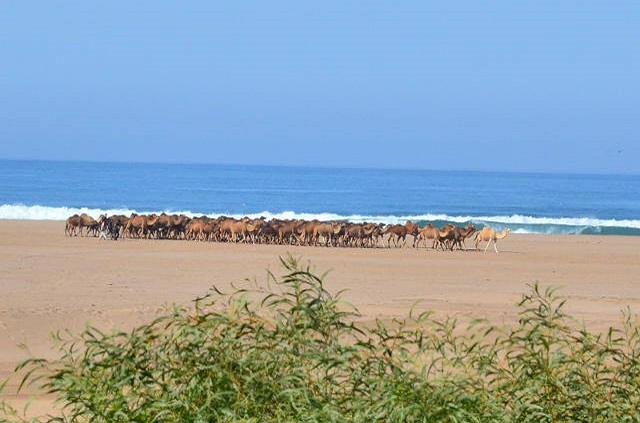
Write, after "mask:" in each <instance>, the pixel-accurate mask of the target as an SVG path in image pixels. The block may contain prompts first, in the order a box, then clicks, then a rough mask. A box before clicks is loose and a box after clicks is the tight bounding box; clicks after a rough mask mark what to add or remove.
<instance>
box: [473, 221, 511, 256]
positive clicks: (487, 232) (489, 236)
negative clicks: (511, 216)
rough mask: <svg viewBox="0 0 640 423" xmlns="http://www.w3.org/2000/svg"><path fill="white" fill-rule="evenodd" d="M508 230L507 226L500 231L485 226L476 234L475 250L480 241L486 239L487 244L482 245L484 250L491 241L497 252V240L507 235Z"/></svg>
mask: <svg viewBox="0 0 640 423" xmlns="http://www.w3.org/2000/svg"><path fill="white" fill-rule="evenodd" d="M509 232H510V230H509V228H505V229H504V230H503V231H502V232H496V230H495V229H491V228H490V227H488V226H485V227H484V228H482V230H481V231H480V232H478V233H477V234H476V250H477V249H478V246H479V245H480V243H481V242H482V241H488V242H487V246H486V247H484V251H485V252H486V251H487V248H489V244H491V242H492V241H493V248H494V249H495V250H496V253H498V240H499V239H502V238H504V237H506V236H507V235H509Z"/></svg>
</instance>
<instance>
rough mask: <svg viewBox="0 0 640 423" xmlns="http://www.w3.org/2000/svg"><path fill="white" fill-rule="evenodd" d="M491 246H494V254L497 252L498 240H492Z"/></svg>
mask: <svg viewBox="0 0 640 423" xmlns="http://www.w3.org/2000/svg"><path fill="white" fill-rule="evenodd" d="M493 248H495V250H496V254H498V241H496V240H494V241H493Z"/></svg>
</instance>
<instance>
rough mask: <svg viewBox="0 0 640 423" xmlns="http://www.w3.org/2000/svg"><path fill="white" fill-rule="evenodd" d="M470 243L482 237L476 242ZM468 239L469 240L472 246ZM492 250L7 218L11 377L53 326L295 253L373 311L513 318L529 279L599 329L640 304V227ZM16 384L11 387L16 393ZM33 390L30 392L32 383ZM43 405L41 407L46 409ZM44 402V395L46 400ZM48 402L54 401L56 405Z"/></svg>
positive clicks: (112, 324)
mask: <svg viewBox="0 0 640 423" xmlns="http://www.w3.org/2000/svg"><path fill="white" fill-rule="evenodd" d="M469 244H470V245H471V243H469ZM470 245H469V246H470ZM499 248H500V250H501V252H500V254H495V253H494V252H493V251H491V250H489V251H488V252H486V253H483V252H476V251H455V252H442V251H433V250H431V249H425V248H420V249H412V248H410V247H409V248H391V249H387V248H377V249H345V248H323V247H293V246H291V247H290V246H273V245H235V244H220V243H201V242H194V241H168V240H164V241H159V240H132V239H124V240H119V241H115V242H114V241H101V240H98V239H97V238H83V237H73V238H69V237H65V236H64V222H58V221H13V220H0V253H1V254H0V379H4V378H6V377H7V376H8V375H9V374H10V373H11V371H12V369H13V368H14V367H15V365H16V364H17V363H18V362H20V361H21V360H23V359H25V358H27V357H28V356H29V353H27V352H25V351H24V350H22V349H20V348H19V347H18V345H19V344H25V345H26V346H27V347H28V349H29V352H30V353H31V354H33V355H34V356H37V357H46V358H53V357H55V356H56V352H55V350H54V349H53V348H52V342H51V340H50V333H52V332H54V331H57V330H63V329H65V328H69V329H71V330H74V331H79V330H81V329H82V328H83V327H84V326H85V325H86V324H87V323H90V324H92V325H95V326H97V327H99V328H101V329H105V330H109V329H113V328H120V329H128V328H131V327H133V326H135V325H136V324H139V323H142V322H146V321H148V320H149V319H151V318H152V317H153V316H154V315H155V314H156V313H157V312H158V310H159V309H160V308H161V307H162V306H163V305H167V304H173V303H178V304H188V303H189V302H190V301H191V300H192V299H194V298H196V297H198V296H201V295H203V294H205V293H206V292H207V291H208V289H209V288H210V287H211V286H212V285H216V286H218V287H221V288H224V287H227V286H228V285H229V283H231V282H240V281H243V280H245V279H246V278H250V279H253V278H255V279H257V280H258V281H260V280H265V279H266V272H267V269H268V270H270V271H273V272H274V273H275V274H281V273H282V271H281V267H280V264H279V260H278V256H281V255H285V254H287V253H292V254H293V255H295V256H298V257H300V258H301V259H302V261H303V262H307V261H308V262H311V264H312V265H313V266H314V267H315V268H316V269H317V270H318V271H319V272H320V273H322V272H324V271H327V270H328V271H330V273H329V275H328V276H327V279H326V285H327V287H328V289H329V290H331V291H333V292H337V291H338V290H343V289H344V290H346V291H345V293H344V296H343V298H344V299H345V300H346V301H348V302H350V303H352V304H353V305H354V306H356V307H357V309H358V310H359V311H360V312H361V313H362V314H363V315H364V318H365V319H374V318H382V319H387V318H392V317H402V316H406V315H407V313H408V312H409V308H410V307H411V306H412V305H413V304H414V303H415V302H416V301H420V308H421V309H432V310H434V311H436V312H437V313H438V314H449V315H458V316H460V317H461V319H465V318H469V317H470V316H474V317H481V316H482V317H488V318H489V319H491V320H492V321H493V322H495V323H498V324H500V323H510V322H513V321H514V318H515V316H516V308H515V303H516V302H517V301H518V300H519V298H520V296H521V295H522V294H523V293H524V292H526V291H527V284H529V283H532V282H534V281H539V282H540V283H541V284H542V285H543V286H548V285H558V286H562V287H563V288H562V289H561V291H560V292H561V293H562V294H563V295H566V296H567V297H568V299H569V301H568V305H567V310H568V311H569V312H570V313H571V314H573V315H574V316H575V317H576V318H578V319H580V320H582V321H584V322H585V323H586V324H587V325H588V326H589V327H590V328H593V329H597V330H604V329H606V328H607V327H608V326H609V325H616V324H618V323H619V321H620V316H621V310H622V309H623V308H625V307H627V306H629V307H630V308H631V310H632V311H633V312H634V313H640V285H639V284H640V276H639V275H640V237H623V236H584V235H572V236H563V235H519V234H511V235H509V236H508V237H507V238H506V239H504V240H503V241H501V243H500V244H499ZM14 393H15V384H14V383H12V384H10V385H9V386H8V388H7V391H6V392H5V393H4V394H3V395H5V397H6V398H8V399H9V400H11V401H12V402H15V401H18V402H20V401H21V400H22V399H23V398H22V397H15V396H14ZM24 395H26V394H24ZM38 406H39V405H38V403H37V402H36V404H35V409H37V408H38ZM40 406H42V404H41V405H40ZM45 408H46V406H45Z"/></svg>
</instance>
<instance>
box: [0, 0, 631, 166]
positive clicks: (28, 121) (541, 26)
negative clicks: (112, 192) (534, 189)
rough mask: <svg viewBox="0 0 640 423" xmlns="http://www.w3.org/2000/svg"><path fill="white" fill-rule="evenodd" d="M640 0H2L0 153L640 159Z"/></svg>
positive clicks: (274, 159)
mask: <svg viewBox="0 0 640 423" xmlns="http://www.w3.org/2000/svg"><path fill="white" fill-rule="evenodd" d="M639 22H640V2H637V1H626V2H624V1H621V2H618V1H611V2H584V1H561V2H559V1H536V2H520V1H517V2H505V1H500V2H498V1H490V2H476V1H460V2H425V1H415V2H414V1H406V2H391V1H389V2H350V1H345V0H340V1H323V2H294V1H292V2H281V1H270V2H265V1H255V2H254V1H232V2H214V1H191V2H158V1H134V2H132V1H107V2H86V1H75V2H74V1H65V2H36V1H18V2H4V3H3V4H2V5H1V6H0V57H2V66H0V93H2V94H1V101H0V144H1V146H2V148H1V149H0V158H18V159H55V160H61V159H74V160H104V161H134V162H135V161H145V162H187V163H189V162H204V163H209V162H210V163H246V164H273V165H299V166H329V167H374V168H375V167H383V168H386V167H389V168H420V169H451V170H500V171H542V172H571V173H631V174H638V173H640V170H639V167H638V162H639V161H640V118H639V116H640V47H639V46H640V25H639V24H638V23H639Z"/></svg>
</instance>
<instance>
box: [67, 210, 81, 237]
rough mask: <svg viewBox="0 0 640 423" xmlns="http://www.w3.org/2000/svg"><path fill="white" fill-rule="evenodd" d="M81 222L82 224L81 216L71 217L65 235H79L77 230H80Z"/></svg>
mask: <svg viewBox="0 0 640 423" xmlns="http://www.w3.org/2000/svg"><path fill="white" fill-rule="evenodd" d="M80 222H81V219H80V216H79V215H77V214H74V215H73V216H71V217H69V218H68V219H67V222H66V224H65V226H64V234H65V235H69V236H75V235H77V233H76V230H79V229H80Z"/></svg>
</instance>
